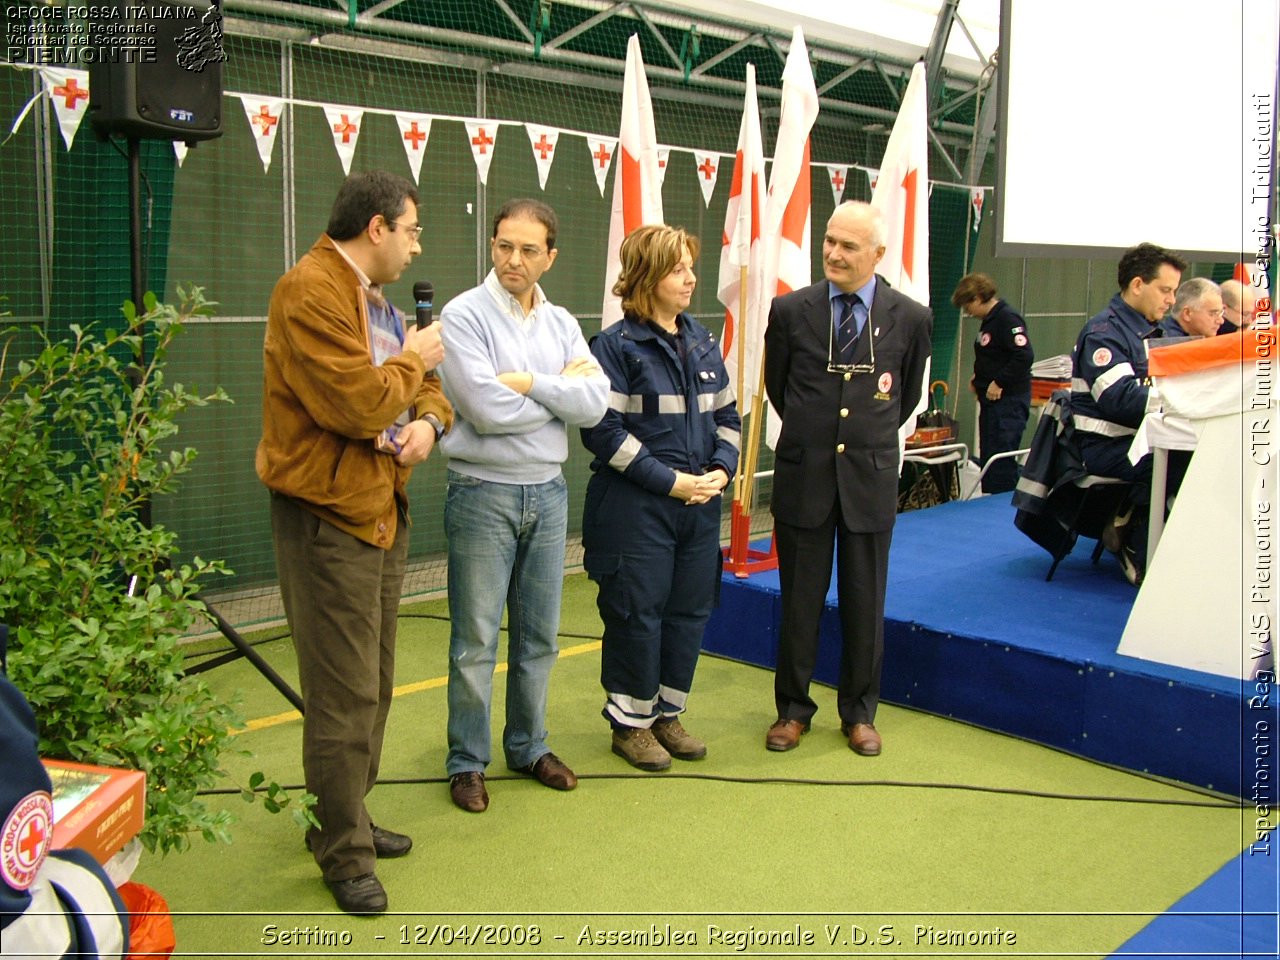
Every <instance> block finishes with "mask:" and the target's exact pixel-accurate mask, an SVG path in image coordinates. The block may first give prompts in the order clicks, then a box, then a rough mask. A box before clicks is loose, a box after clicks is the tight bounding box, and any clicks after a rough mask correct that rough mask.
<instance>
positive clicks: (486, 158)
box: [465, 120, 499, 184]
mask: <svg viewBox="0 0 1280 960" xmlns="http://www.w3.org/2000/svg"><path fill="white" fill-rule="evenodd" d="M465 126H466V128H467V140H468V141H469V142H470V144H471V156H472V157H474V158H475V161H476V173H478V174H479V175H480V183H481V184H487V183H488V182H489V164H491V163H492V162H493V146H494V144H495V143H496V142H497V140H498V126H499V125H498V124H496V123H494V122H493V121H492V120H475V121H471V120H468V121H466V123H465Z"/></svg>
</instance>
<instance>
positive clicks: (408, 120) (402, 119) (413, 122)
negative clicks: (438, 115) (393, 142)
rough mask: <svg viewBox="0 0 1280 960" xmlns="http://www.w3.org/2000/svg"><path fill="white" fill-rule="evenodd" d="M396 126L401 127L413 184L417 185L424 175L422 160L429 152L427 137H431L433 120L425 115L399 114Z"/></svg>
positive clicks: (402, 140) (402, 141)
mask: <svg viewBox="0 0 1280 960" xmlns="http://www.w3.org/2000/svg"><path fill="white" fill-rule="evenodd" d="M396 125H397V126H399V127H400V142H401V143H402V144H403V145H404V155H405V156H406V157H407V158H408V159H409V169H410V170H411V171H412V172H413V182H414V183H417V182H418V177H419V176H421V174H422V158H423V156H424V155H425V154H426V152H427V137H429V136H430V135H431V118H430V117H429V116H427V115H426V114H425V113H397V114H396Z"/></svg>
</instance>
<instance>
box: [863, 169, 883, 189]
mask: <svg viewBox="0 0 1280 960" xmlns="http://www.w3.org/2000/svg"><path fill="white" fill-rule="evenodd" d="M866 171H867V183H868V184H870V185H871V192H872V193H875V190H876V181H877V180H879V179H880V171H879V170H877V169H876V168H875V167H867V168H866Z"/></svg>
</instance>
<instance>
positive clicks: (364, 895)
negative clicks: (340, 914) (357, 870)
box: [325, 873, 387, 916]
mask: <svg viewBox="0 0 1280 960" xmlns="http://www.w3.org/2000/svg"><path fill="white" fill-rule="evenodd" d="M325 886H327V887H328V888H329V890H330V891H331V892H332V893H333V899H334V900H336V901H337V902H338V906H339V907H341V908H342V910H343V911H344V912H345V913H354V914H356V915H360V916H368V915H370V914H375V913H385V912H386V909H387V891H386V890H384V889H382V883H381V882H380V881H379V880H378V878H377V876H376V875H374V874H372V873H363V874H361V875H360V876H358V877H352V878H351V879H350V880H326V881H325Z"/></svg>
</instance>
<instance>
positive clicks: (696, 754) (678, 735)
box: [653, 717, 707, 760]
mask: <svg viewBox="0 0 1280 960" xmlns="http://www.w3.org/2000/svg"><path fill="white" fill-rule="evenodd" d="M653 736H654V738H655V739H656V740H657V741H658V742H659V743H660V744H662V745H663V746H664V747H666V749H667V753H669V754H671V755H672V756H673V757H675V758H676V759H677V760H701V759H702V758H703V757H705V756H706V755H707V745H706V744H705V743H703V742H702V741H701V740H699V739H698V738H697V737H695V736H694V735H693V734H691V733H690V732H689V731H688V730H686V729H685V728H684V726H683V725H682V724H681V723H680V718H679V717H663V718H662V719H660V720H655V721H654V723H653Z"/></svg>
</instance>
